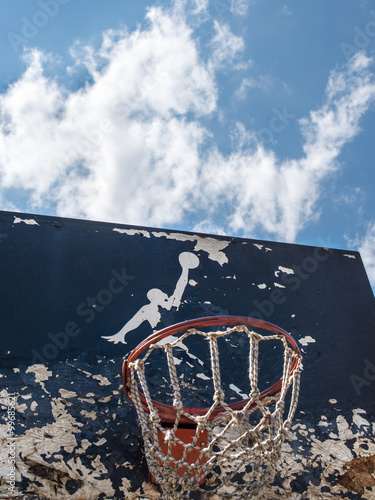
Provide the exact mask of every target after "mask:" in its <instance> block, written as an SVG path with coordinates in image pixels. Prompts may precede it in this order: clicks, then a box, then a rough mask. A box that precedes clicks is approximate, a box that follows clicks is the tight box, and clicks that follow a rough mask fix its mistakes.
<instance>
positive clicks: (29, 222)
mask: <svg viewBox="0 0 375 500" xmlns="http://www.w3.org/2000/svg"><path fill="white" fill-rule="evenodd" d="M21 222H23V223H24V224H27V225H28V226H39V224H38V223H37V221H36V220H34V219H20V218H19V217H16V216H14V221H13V223H14V224H20V223H21Z"/></svg>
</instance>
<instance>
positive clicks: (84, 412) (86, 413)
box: [79, 398, 111, 420]
mask: <svg viewBox="0 0 375 500" xmlns="http://www.w3.org/2000/svg"><path fill="white" fill-rule="evenodd" d="M103 399H104V398H103ZM109 399H111V398H109ZM79 413H80V414H81V415H82V416H83V417H86V418H90V419H91V420H96V413H95V412H94V411H87V410H81V411H80V412H79Z"/></svg>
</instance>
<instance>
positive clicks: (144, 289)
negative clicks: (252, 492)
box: [0, 212, 375, 499]
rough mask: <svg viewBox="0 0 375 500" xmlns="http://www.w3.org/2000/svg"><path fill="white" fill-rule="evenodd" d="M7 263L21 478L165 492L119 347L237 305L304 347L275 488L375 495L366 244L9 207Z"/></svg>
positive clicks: (10, 373)
mask: <svg viewBox="0 0 375 500" xmlns="http://www.w3.org/2000/svg"><path fill="white" fill-rule="evenodd" d="M0 269H1V285H0V288H1V295H0V307H1V314H0V325H1V339H2V340H1V353H0V356H1V367H2V368H1V375H2V376H1V378H0V384H1V387H0V389H1V396H2V399H1V403H2V406H1V409H2V417H3V421H2V423H3V424H4V425H5V423H6V421H5V417H7V411H8V409H9V404H10V403H9V401H12V400H9V397H13V396H11V395H12V394H16V406H15V441H14V447H15V467H16V471H15V482H16V484H15V491H20V492H22V493H23V494H24V495H27V494H30V495H32V494H39V495H40V497H42V498H44V497H45V498H59V497H61V498H63V497H64V495H67V494H70V495H72V498H77V499H78V498H80V499H83V498H87V499H96V498H106V497H107V498H142V497H144V498H158V497H159V496H160V493H159V492H158V489H157V487H156V486H154V485H151V484H150V483H149V477H148V471H147V467H146V463H145V459H144V456H143V453H142V440H141V435H140V430H139V427H138V424H137V421H136V414H135V411H134V408H133V406H132V405H131V403H129V401H128V400H127V399H126V397H125V396H124V394H123V390H122V380H121V365H122V361H123V359H124V357H125V356H126V355H127V354H128V353H129V352H130V351H131V350H132V349H133V348H134V347H135V346H136V345H137V344H139V343H140V342H141V341H142V340H143V339H145V338H146V337H147V336H149V335H150V334H152V333H153V332H154V331H156V330H160V329H162V328H164V327H166V326H168V325H172V324H175V323H179V322H182V321H186V320H188V319H194V318H200V317H207V316H217V315H237V316H250V317H254V318H258V319H264V320H266V321H269V322H271V323H274V324H276V325H278V326H280V327H281V328H283V329H284V330H286V331H287V332H289V333H291V335H292V336H293V337H294V339H296V340H297V341H298V343H299V346H300V349H301V351H302V354H303V369H304V371H303V373H302V379H301V394H300V400H299V404H298V409H297V413H296V416H295V420H294V426H293V428H292V431H291V433H290V438H289V440H288V442H287V444H286V445H285V450H284V451H285V457H284V461H283V463H282V467H281V468H280V470H279V472H278V474H277V476H276V479H275V482H274V483H273V485H271V486H270V487H269V488H268V489H267V491H265V492H264V498H285V497H288V498H306V499H308V498H331V497H334V496H337V497H338V498H352V499H359V498H368V499H370V498H374V495H375V476H374V471H375V443H374V439H373V436H374V433H375V419H374V416H375V301H374V296H373V293H372V290H371V287H370V284H369V282H368V279H367V276H366V273H365V270H364V267H363V264H362V260H361V257H360V255H359V254H358V253H357V252H354V251H346V250H345V251H344V250H335V249H329V248H322V247H312V246H303V245H295V244H285V243H278V242H265V241H257V240H249V239H241V238H231V237H226V236H215V235H206V234H195V233H188V232H182V231H172V230H165V229H157V228H145V227H133V226H126V225H121V224H109V223H102V222H89V221H82V220H73V219H63V218H58V217H47V216H40V215H30V214H19V213H11V212H1V213H0ZM190 356H191V357H190V358H189V359H190V361H191V363H190V368H191V370H193V375H192V376H193V377H194V370H195V375H197V373H196V369H197V368H196V366H198V365H196V363H195V361H194V356H195V357H196V358H197V357H198V358H199V356H197V353H196V352H191V353H190ZM230 356H231V358H230V359H228V363H227V365H226V366H224V367H223V371H224V374H225V376H228V377H229V379H230V377H232V376H233V380H232V381H231V382H232V384H230V383H229V382H228V387H229V389H228V390H230V391H232V393H231V394H230V397H231V398H234V399H235V398H238V397H241V390H242V389H241V387H240V385H241V381H240V379H241V377H242V376H243V373H245V375H246V366H245V367H244V366H242V367H239V364H240V361H239V360H241V357H240V348H239V346H234V347H233V349H232V350H231V351H230ZM270 359H271V358H270ZM192 360H193V361H192ZM241 363H242V361H241ZM272 363H273V361H272V362H271V361H270V364H272ZM186 370H187V371H188V370H189V366H188V365H187V367H186ZM239 370H240V371H239ZM236 373H237V375H236ZM190 375H191V374H190ZM203 378H204V377H203ZM3 436H5V437H2V440H3V443H2V444H3V445H5V446H2V449H3V450H6V449H7V445H8V444H9V440H10V439H13V437H10V436H9V435H8V436H6V435H5V434H4V433H3ZM12 443H13V442H11V443H10V445H9V446H13V444H12ZM5 458H7V457H5ZM8 468H9V464H8V463H7V462H6V461H5V459H4V460H3V461H2V477H4V478H6V477H7V476H6V474H7V473H8V472H9V471H8ZM11 486H12V485H11V484H10V485H9V484H8V483H7V482H6V481H4V480H3V482H2V483H1V492H2V494H5V493H8V492H9V491H8V488H9V487H11ZM103 494H104V495H105V496H103ZM126 495H127V496H126ZM131 495H133V496H131ZM142 495H143V496H142ZM267 495H268V496H267ZM26 498H27V496H26ZM30 498H32V496H30Z"/></svg>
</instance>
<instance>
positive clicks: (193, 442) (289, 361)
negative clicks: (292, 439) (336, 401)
mask: <svg viewBox="0 0 375 500" xmlns="http://www.w3.org/2000/svg"><path fill="white" fill-rule="evenodd" d="M264 333H265V332H264ZM233 334H241V335H245V336H247V337H248V339H249V346H250V348H249V371H248V375H249V384H250V391H249V394H248V395H247V396H248V399H246V400H245V401H241V403H240V404H238V403H237V404H227V403H226V401H225V394H224V390H223V384H222V381H221V371H220V359H219V348H218V339H219V338H221V337H225V336H228V335H233ZM190 335H201V336H202V337H203V339H204V340H205V341H207V342H208V343H209V347H210V363H211V373H212V382H213V389H214V392H213V397H212V404H211V406H210V407H208V408H200V409H193V408H187V407H186V406H185V407H184V405H183V400H182V397H181V387H180V379H179V377H178V375H177V370H176V358H175V357H174V350H175V349H177V348H178V346H180V345H181V342H183V341H184V340H185V339H187V337H189V336H190ZM268 341H280V342H281V343H282V346H283V349H284V362H283V374H282V378H281V379H280V381H279V382H278V383H277V384H275V385H274V386H272V388H271V389H273V390H267V391H263V392H262V393H261V392H260V390H259V389H258V373H259V366H258V360H259V345H260V343H262V342H268ZM155 349H161V350H162V351H163V353H165V356H166V360H167V365H168V371H169V378H170V387H171V389H172V390H173V406H170V407H167V412H168V415H169V418H168V422H165V418H163V415H164V417H165V412H166V406H165V405H160V404H158V403H156V402H155V401H154V400H153V399H152V397H151V395H150V390H149V387H148V384H147V381H146V374H145V366H146V364H147V360H148V358H149V357H150V355H151V353H152V352H153V351H154V350H155ZM221 361H222V362H225V360H221ZM128 368H129V370H130V380H129V394H130V397H131V399H132V401H133V403H134V405H135V407H136V411H137V415H138V418H139V421H140V424H141V428H142V434H143V439H144V451H145V455H146V459H147V463H148V467H149V470H150V473H151V475H152V476H153V478H154V480H155V481H156V482H157V483H158V484H159V485H160V487H161V490H162V495H163V498H164V499H178V498H208V497H211V498H212V497H215V496H216V497H217V498H219V497H220V498H251V497H252V496H253V495H256V494H257V493H259V491H260V490H261V488H262V487H263V486H265V485H266V484H268V483H269V482H271V481H272V479H273V477H274V474H275V471H276V466H277V463H278V460H279V458H280V452H281V445H282V443H283V441H284V439H285V437H286V435H287V432H288V430H289V428H290V426H291V422H292V418H293V415H294V413H295V410H296V406H297V401H298V394H299V383H300V371H301V355H300V354H299V352H298V349H297V350H296V349H294V350H293V349H292V348H291V347H290V345H289V343H288V341H287V338H286V337H285V335H283V334H282V333H273V334H271V335H270V334H269V332H268V334H264V335H263V332H262V334H261V333H259V332H255V331H253V330H252V329H249V328H248V327H247V326H246V325H236V326H233V327H230V328H227V329H226V330H225V331H210V332H204V331H201V330H198V329H196V328H190V329H188V330H187V331H186V332H185V333H183V335H181V336H180V337H178V338H176V339H174V340H173V342H164V343H161V344H158V343H153V344H151V345H149V347H148V349H147V350H146V351H145V353H144V355H143V357H142V358H140V359H136V360H135V361H132V362H129V364H128ZM233 368H234V369H235V367H233ZM289 388H291V391H289V397H288V406H289V410H288V412H287V414H286V418H284V413H286V411H285V410H286V409H285V404H286V403H285V402H286V395H287V391H288V389H289ZM163 406H164V408H163ZM168 408H169V410H168ZM187 422H188V424H187Z"/></svg>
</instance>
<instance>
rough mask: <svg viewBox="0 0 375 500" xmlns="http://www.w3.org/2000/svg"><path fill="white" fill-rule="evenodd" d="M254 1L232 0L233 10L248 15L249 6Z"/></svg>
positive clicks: (241, 14)
mask: <svg viewBox="0 0 375 500" xmlns="http://www.w3.org/2000/svg"><path fill="white" fill-rule="evenodd" d="M254 3H255V1H253V0H231V12H232V13H233V14H237V15H239V16H246V14H247V11H248V8H249V6H250V5H253V4H254Z"/></svg>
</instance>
